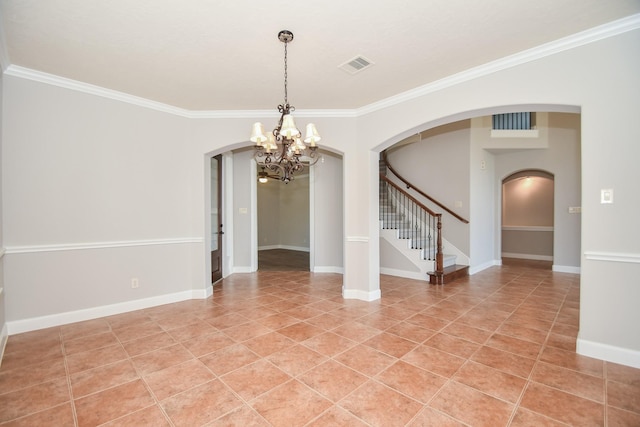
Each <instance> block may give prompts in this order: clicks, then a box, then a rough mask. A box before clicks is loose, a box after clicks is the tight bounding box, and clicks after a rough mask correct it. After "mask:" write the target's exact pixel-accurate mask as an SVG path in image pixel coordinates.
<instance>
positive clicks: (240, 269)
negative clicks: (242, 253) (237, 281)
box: [233, 266, 256, 273]
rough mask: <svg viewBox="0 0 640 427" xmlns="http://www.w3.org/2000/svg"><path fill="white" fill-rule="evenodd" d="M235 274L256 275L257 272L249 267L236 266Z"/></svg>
mask: <svg viewBox="0 0 640 427" xmlns="http://www.w3.org/2000/svg"><path fill="white" fill-rule="evenodd" d="M233 272H234V273H255V272H256V271H255V270H254V269H253V268H251V267H249V266H236V267H233Z"/></svg>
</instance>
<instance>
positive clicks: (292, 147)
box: [251, 30, 320, 184]
mask: <svg viewBox="0 0 640 427" xmlns="http://www.w3.org/2000/svg"><path fill="white" fill-rule="evenodd" d="M278 40H280V41H281V42H282V43H284V103H282V104H280V105H278V112H279V113H280V120H279V121H278V124H277V125H276V127H275V129H273V131H271V132H268V133H266V134H265V132H264V127H263V126H262V123H260V122H257V123H254V124H253V129H252V132H251V142H253V143H255V152H254V155H253V157H254V159H255V161H256V163H257V164H258V166H260V167H261V168H262V171H261V172H260V173H259V176H260V178H261V180H260V182H266V180H267V177H269V178H275V179H279V180H280V181H283V182H284V183H285V184H287V183H289V181H291V180H292V179H293V177H294V175H296V174H298V173H300V172H301V171H302V170H304V168H305V167H308V166H313V165H315V164H316V162H317V161H318V153H317V150H318V146H317V145H316V143H317V142H318V141H320V135H319V134H318V130H317V129H316V126H315V125H314V124H313V123H309V124H308V125H307V129H306V131H307V132H306V135H305V138H304V140H303V139H301V137H302V133H301V132H300V130H299V129H298V128H297V127H296V124H295V122H294V120H293V115H292V113H293V112H294V111H295V109H296V108H295V107H294V106H293V105H290V104H289V100H288V97H287V95H288V94H287V44H289V43H290V42H291V41H292V40H293V33H292V32H291V31H287V30H282V31H280V32H279V33H278ZM267 170H268V171H269V172H271V173H269V172H267Z"/></svg>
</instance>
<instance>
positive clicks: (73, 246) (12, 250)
mask: <svg viewBox="0 0 640 427" xmlns="http://www.w3.org/2000/svg"><path fill="white" fill-rule="evenodd" d="M187 243H204V238H202V237H178V238H171V239H153V240H122V241H114V242H90V243H66V244H59V245H32V246H8V247H6V248H4V252H3V255H4V254H5V253H6V254H7V255H9V254H28V253H36V252H58V251H81V250H87V249H109V248H127V247H134V246H153V245H180V244H187Z"/></svg>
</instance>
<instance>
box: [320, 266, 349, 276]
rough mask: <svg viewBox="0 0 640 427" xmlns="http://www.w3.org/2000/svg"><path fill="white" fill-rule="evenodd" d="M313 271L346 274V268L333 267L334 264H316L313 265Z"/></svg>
mask: <svg viewBox="0 0 640 427" xmlns="http://www.w3.org/2000/svg"><path fill="white" fill-rule="evenodd" d="M313 272H314V273H337V274H344V268H342V267H332V266H326V265H322V266H315V267H313Z"/></svg>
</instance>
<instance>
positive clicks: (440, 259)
mask: <svg viewBox="0 0 640 427" xmlns="http://www.w3.org/2000/svg"><path fill="white" fill-rule="evenodd" d="M380 180H381V181H384V182H386V183H387V184H389V185H390V186H392V187H393V188H395V189H396V190H398V191H399V192H400V193H402V194H403V195H404V196H405V197H407V198H408V199H409V200H411V201H412V202H413V203H415V204H416V205H417V206H418V207H419V208H420V209H423V210H424V211H425V212H427V213H428V214H429V215H431V216H433V217H435V218H436V219H437V226H436V229H435V233H436V259H435V273H436V280H437V284H439V285H441V284H443V276H444V254H443V252H442V214H441V213H435V212H434V211H432V210H431V209H429V208H428V207H426V206H425V205H423V204H422V203H420V202H419V201H418V200H417V199H416V198H415V197H413V196H412V195H411V194H409V193H408V192H407V191H406V190H404V189H403V188H401V187H400V186H399V185H398V184H396V183H395V182H393V181H391V180H390V179H389V178H387V177H386V176H385V175H384V174H382V173H381V174H380Z"/></svg>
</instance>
